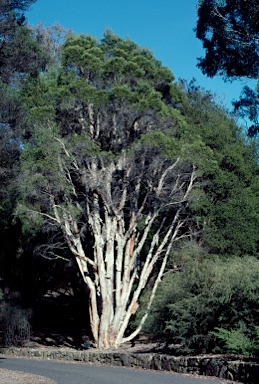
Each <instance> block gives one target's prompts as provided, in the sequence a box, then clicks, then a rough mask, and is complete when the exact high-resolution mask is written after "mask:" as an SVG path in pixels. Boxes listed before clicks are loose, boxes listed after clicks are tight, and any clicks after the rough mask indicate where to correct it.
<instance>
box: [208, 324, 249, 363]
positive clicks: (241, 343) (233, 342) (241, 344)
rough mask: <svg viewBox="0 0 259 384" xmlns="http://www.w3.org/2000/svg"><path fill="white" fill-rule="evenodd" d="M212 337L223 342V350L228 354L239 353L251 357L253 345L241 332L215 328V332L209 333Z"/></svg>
mask: <svg viewBox="0 0 259 384" xmlns="http://www.w3.org/2000/svg"><path fill="white" fill-rule="evenodd" d="M210 334H211V335H212V336H214V337H215V338H216V339H219V340H221V341H223V342H224V348H226V351H227V352H230V353H240V354H242V355H245V356H246V355H247V356H249V355H251V352H252V351H253V350H254V346H253V343H252V342H251V340H250V339H249V338H248V337H247V336H245V335H244V334H243V333H242V332H241V331H239V330H234V329H231V330H230V331H228V330H227V329H223V328H218V327H215V330H214V331H212V332H210Z"/></svg>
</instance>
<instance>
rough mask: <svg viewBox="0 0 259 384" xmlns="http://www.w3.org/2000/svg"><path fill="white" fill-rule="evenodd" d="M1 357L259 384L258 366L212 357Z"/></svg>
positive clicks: (43, 352) (24, 352)
mask: <svg viewBox="0 0 259 384" xmlns="http://www.w3.org/2000/svg"><path fill="white" fill-rule="evenodd" d="M0 353H1V354H5V355H8V356H20V357H24V358H26V357H37V358H42V359H57V360H66V361H82V362H86V363H95V364H108V365H114V366H121V367H122V366H123V367H134V368H142V369H153V370H159V371H174V372H178V373H189V374H195V375H205V376H216V377H219V378H222V379H229V380H235V381H240V382H242V383H246V384H258V382H259V363H253V362H244V361H239V360H236V361H234V360H226V359H224V358H220V357H213V356H197V357H174V356H169V355H164V354H156V353H127V352H99V351H94V350H87V351H75V350H72V349H70V350H68V349H62V348H59V349H32V348H2V349H0Z"/></svg>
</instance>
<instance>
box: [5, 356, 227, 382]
mask: <svg viewBox="0 0 259 384" xmlns="http://www.w3.org/2000/svg"><path fill="white" fill-rule="evenodd" d="M0 368H4V369H10V370H15V371H23V372H29V373H33V374H37V375H42V376H45V377H48V378H50V379H52V380H55V381H56V382H57V383H59V384H124V383H125V384H223V383H224V384H225V383H226V381H224V380H222V379H203V378H201V379H200V378H196V377H191V376H184V375H179V374H177V373H163V372H154V371H142V370H134V369H126V368H119V367H108V366H94V365H89V364H84V363H63V362H62V363H61V362H56V361H51V360H35V359H21V358H17V359H16V358H6V357H2V358H0Z"/></svg>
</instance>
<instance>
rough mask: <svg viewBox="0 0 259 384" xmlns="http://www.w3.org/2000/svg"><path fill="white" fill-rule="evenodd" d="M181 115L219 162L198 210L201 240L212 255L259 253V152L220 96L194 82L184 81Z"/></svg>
mask: <svg viewBox="0 0 259 384" xmlns="http://www.w3.org/2000/svg"><path fill="white" fill-rule="evenodd" d="M182 87H183V90H184V91H185V93H184V94H185V97H184V98H183V99H182V103H181V105H180V107H179V108H180V110H181V112H182V114H183V115H184V116H185V119H186V121H187V122H188V129H189V130H190V132H192V134H194V133H195V134H196V135H197V136H200V137H201V138H202V140H203V141H204V142H205V143H206V146H207V147H209V148H210V149H211V150H212V151H213V159H214V163H213V166H212V167H211V168H210V170H209V171H208V172H207V173H206V174H204V175H203V191H204V196H203V198H202V200H201V201H200V202H201V204H200V206H198V205H196V207H195V209H196V215H197V220H198V222H199V223H200V225H201V228H202V230H201V241H203V242H204V243H203V245H204V246H205V247H207V248H208V250H209V251H210V252H212V253H221V254H224V253H226V254H229V255H231V254H235V255H244V254H254V255H256V254H257V252H258V245H259V234H258V225H257V222H258V201H259V200H258V199H259V195H258V191H259V169H258V150H257V145H256V143H255V142H254V141H253V140H250V139H247V138H246V137H245V135H244V133H242V130H241V128H240V127H238V125H237V124H236V123H235V121H234V120H233V119H232V118H231V116H229V115H228V114H227V113H226V111H225V109H224V108H223V107H222V106H221V105H220V104H218V103H217V100H216V99H215V96H214V95H213V94H211V93H210V92H206V91H204V90H203V89H201V88H200V87H199V86H197V84H196V83H195V82H191V83H189V84H187V83H186V82H182ZM194 212H195V211H194Z"/></svg>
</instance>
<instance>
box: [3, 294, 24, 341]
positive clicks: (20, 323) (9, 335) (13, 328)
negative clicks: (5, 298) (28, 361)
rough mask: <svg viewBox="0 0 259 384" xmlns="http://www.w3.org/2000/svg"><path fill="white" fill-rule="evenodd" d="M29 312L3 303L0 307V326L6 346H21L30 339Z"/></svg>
mask: <svg viewBox="0 0 259 384" xmlns="http://www.w3.org/2000/svg"><path fill="white" fill-rule="evenodd" d="M30 315H31V313H30V310H25V309H22V308H20V307H17V306H13V305H10V304H9V303H6V302H3V303H1V305H0V326H1V329H2V331H3V334H4V343H5V345H6V346H10V345H14V346H18V345H22V344H23V343H24V342H25V341H27V340H29V338H30V331H31V327H30V322H29V318H30Z"/></svg>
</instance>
